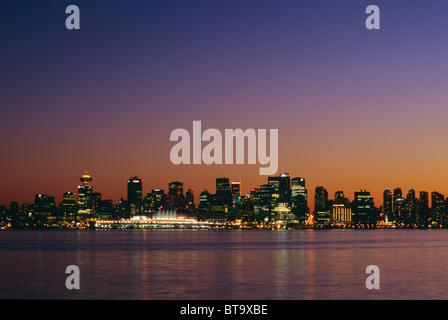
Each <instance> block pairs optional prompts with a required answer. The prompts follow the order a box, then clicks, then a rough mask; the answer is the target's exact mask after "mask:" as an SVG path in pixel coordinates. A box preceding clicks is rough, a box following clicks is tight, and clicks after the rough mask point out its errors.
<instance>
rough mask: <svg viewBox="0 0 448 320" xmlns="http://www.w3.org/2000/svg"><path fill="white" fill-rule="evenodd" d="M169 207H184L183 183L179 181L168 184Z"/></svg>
mask: <svg viewBox="0 0 448 320" xmlns="http://www.w3.org/2000/svg"><path fill="white" fill-rule="evenodd" d="M168 198H169V207H170V209H172V210H183V209H185V196H184V184H183V183H182V182H179V181H174V182H170V183H169V184H168Z"/></svg>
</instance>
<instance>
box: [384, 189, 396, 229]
mask: <svg viewBox="0 0 448 320" xmlns="http://www.w3.org/2000/svg"><path fill="white" fill-rule="evenodd" d="M392 195H393V193H392V192H391V191H390V190H389V188H386V190H384V192H383V212H382V214H383V219H384V221H385V222H386V223H389V222H393V221H394V220H395V218H394V216H393V212H392V201H393V199H392Z"/></svg>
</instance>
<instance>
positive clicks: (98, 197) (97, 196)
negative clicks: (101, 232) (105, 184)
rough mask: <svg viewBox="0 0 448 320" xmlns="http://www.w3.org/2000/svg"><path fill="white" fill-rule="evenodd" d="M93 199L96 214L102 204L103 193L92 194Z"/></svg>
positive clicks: (93, 209)
mask: <svg viewBox="0 0 448 320" xmlns="http://www.w3.org/2000/svg"><path fill="white" fill-rule="evenodd" d="M91 199H92V212H93V213H96V210H97V208H98V206H99V205H100V202H101V193H100V192H92V195H91Z"/></svg>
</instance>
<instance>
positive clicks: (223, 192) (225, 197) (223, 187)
mask: <svg viewBox="0 0 448 320" xmlns="http://www.w3.org/2000/svg"><path fill="white" fill-rule="evenodd" d="M215 204H216V205H221V206H225V207H231V206H232V190H231V188H230V182H229V178H216V203H215ZM227 209H228V208H227ZM227 209H226V210H227Z"/></svg>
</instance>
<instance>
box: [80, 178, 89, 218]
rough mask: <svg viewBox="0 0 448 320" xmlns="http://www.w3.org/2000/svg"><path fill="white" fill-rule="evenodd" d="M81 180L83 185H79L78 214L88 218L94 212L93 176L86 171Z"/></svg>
mask: <svg viewBox="0 0 448 320" xmlns="http://www.w3.org/2000/svg"><path fill="white" fill-rule="evenodd" d="M79 180H80V181H81V182H82V185H81V186H79V187H78V215H79V216H80V218H86V217H87V215H89V214H91V212H92V186H91V185H90V183H91V182H92V177H91V176H90V175H89V174H88V173H87V171H86V172H85V173H84V174H83V175H82V177H81V178H80V179H79Z"/></svg>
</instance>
